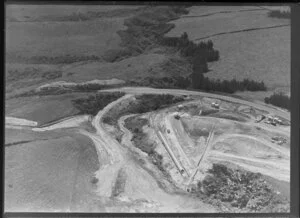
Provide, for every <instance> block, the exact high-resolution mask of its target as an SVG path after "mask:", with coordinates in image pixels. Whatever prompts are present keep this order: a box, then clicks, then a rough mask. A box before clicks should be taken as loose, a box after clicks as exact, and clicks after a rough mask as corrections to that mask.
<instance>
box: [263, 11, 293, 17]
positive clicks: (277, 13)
mask: <svg viewBox="0 0 300 218" xmlns="http://www.w3.org/2000/svg"><path fill="white" fill-rule="evenodd" d="M268 16H269V17H276V18H285V19H289V18H291V12H290V11H282V10H272V11H269V12H268Z"/></svg>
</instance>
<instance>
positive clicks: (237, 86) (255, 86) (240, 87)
mask: <svg viewBox="0 0 300 218" xmlns="http://www.w3.org/2000/svg"><path fill="white" fill-rule="evenodd" d="M191 79H192V86H193V88H194V89H201V90H205V91H217V92H226V93H234V92H236V91H265V90H267V88H266V86H265V84H264V82H263V81H261V82H256V81H253V80H249V79H244V80H243V81H237V80H235V79H233V80H223V81H220V80H212V79H209V78H208V77H205V76H204V75H203V73H201V72H193V73H192V75H191Z"/></svg>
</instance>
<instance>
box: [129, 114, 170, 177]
mask: <svg viewBox="0 0 300 218" xmlns="http://www.w3.org/2000/svg"><path fill="white" fill-rule="evenodd" d="M145 125H149V121H148V120H147V119H143V118H139V117H136V116H135V117H130V118H128V119H126V120H125V127H126V128H127V129H129V130H130V131H131V132H132V134H133V137H132V139H131V141H132V142H133V144H134V145H135V146H136V147H137V148H139V149H140V150H141V151H143V152H145V153H147V154H148V156H149V157H150V159H151V161H152V163H153V164H154V165H156V166H157V168H158V169H160V170H161V171H162V172H164V168H163V166H162V159H163V157H162V156H161V155H160V154H158V153H157V152H156V151H155V147H156V144H154V143H153V142H149V140H148V136H147V134H145V133H144V132H143V130H142V129H143V126H145Z"/></svg>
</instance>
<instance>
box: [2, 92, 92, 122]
mask: <svg viewBox="0 0 300 218" xmlns="http://www.w3.org/2000/svg"><path fill="white" fill-rule="evenodd" d="M86 95H87V94H86V93H73V94H63V95H54V96H41V97H38V96H34V97H22V98H13V99H10V100H7V101H6V104H5V115H6V116H13V117H17V118H24V119H28V120H34V121H37V122H38V124H44V123H48V122H51V121H55V120H58V119H61V118H64V117H68V116H72V115H75V114H77V113H78V112H79V111H78V110H77V109H76V108H74V106H73V104H72V102H71V100H72V99H75V98H80V97H84V96H86Z"/></svg>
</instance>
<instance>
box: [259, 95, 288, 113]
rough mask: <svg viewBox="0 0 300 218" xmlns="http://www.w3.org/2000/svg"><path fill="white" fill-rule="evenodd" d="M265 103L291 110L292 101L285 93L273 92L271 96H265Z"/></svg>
mask: <svg viewBox="0 0 300 218" xmlns="http://www.w3.org/2000/svg"><path fill="white" fill-rule="evenodd" d="M265 103H267V104H272V105H275V106H277V107H281V108H285V109H288V110H290V106H291V102H290V98H289V96H287V95H285V94H284V93H282V92H280V93H273V94H272V95H271V96H270V97H266V98H265Z"/></svg>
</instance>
